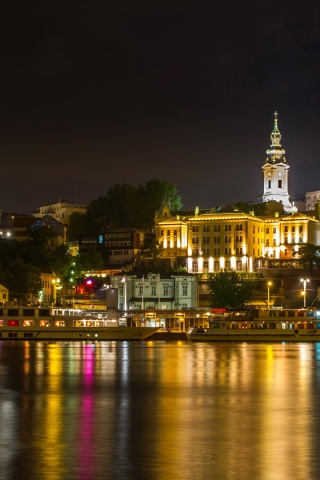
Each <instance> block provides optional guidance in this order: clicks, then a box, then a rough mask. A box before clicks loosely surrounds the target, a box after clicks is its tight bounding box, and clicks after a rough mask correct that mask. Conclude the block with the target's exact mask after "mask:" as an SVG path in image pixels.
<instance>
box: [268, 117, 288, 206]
mask: <svg viewBox="0 0 320 480" xmlns="http://www.w3.org/2000/svg"><path fill="white" fill-rule="evenodd" d="M270 139H271V145H270V148H268V150H267V152H266V153H267V158H266V163H265V164H264V165H263V167H262V170H263V177H264V193H263V197H262V198H263V201H264V202H269V201H270V200H276V201H277V202H281V203H282V204H283V208H284V211H285V212H292V211H295V210H296V207H294V206H293V205H292V204H291V203H290V201H289V193H288V173H289V168H290V167H289V165H287V161H286V157H285V153H286V152H285V150H284V149H283V148H282V147H281V143H280V142H281V134H280V132H279V129H278V113H277V112H275V113H274V127H273V130H272V132H271V137H270Z"/></svg>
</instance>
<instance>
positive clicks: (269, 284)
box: [267, 282, 272, 310]
mask: <svg viewBox="0 0 320 480" xmlns="http://www.w3.org/2000/svg"><path fill="white" fill-rule="evenodd" d="M267 285H268V310H270V287H271V285H272V282H268V283H267Z"/></svg>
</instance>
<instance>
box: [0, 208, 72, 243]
mask: <svg viewBox="0 0 320 480" xmlns="http://www.w3.org/2000/svg"><path fill="white" fill-rule="evenodd" d="M40 228H47V229H49V230H50V232H51V233H52V243H53V244H58V245H61V244H63V243H65V241H66V227H65V225H63V224H62V223H61V222H59V221H58V220H56V219H55V218H53V217H51V216H50V215H44V216H43V217H41V218H34V217H31V216H30V215H15V214H9V213H2V215H1V224H0V239H1V238H2V239H10V238H12V239H15V240H20V241H21V240H26V239H27V238H29V230H36V229H40Z"/></svg>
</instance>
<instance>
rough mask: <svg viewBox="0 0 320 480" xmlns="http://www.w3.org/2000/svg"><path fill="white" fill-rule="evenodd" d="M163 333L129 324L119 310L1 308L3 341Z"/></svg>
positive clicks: (130, 337)
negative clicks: (121, 316)
mask: <svg viewBox="0 0 320 480" xmlns="http://www.w3.org/2000/svg"><path fill="white" fill-rule="evenodd" d="M157 330H159V327H157V326H149V325H146V324H144V323H143V322H141V323H139V324H137V323H131V325H128V324H127V320H126V319H125V318H120V319H118V317H117V312H116V311H104V312H103V311H97V312H94V311H88V310H73V309H57V308H55V309H50V308H41V307H40V308H32V307H9V308H0V340H1V339H2V340H13V339H16V340H19V339H20V340H144V339H146V338H147V337H149V336H150V335H152V334H153V333H155V332H156V331H157Z"/></svg>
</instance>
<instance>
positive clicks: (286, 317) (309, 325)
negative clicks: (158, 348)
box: [186, 308, 320, 342]
mask: <svg viewBox="0 0 320 480" xmlns="http://www.w3.org/2000/svg"><path fill="white" fill-rule="evenodd" d="M186 335H187V339H188V340H190V341H206V342H208V341H209V342H212V341H224V342H229V341H245V342H318V341H320V310H315V309H282V308H280V309H270V310H263V309H261V310H251V311H246V312H226V313H224V314H221V315H218V316H217V315H212V316H209V317H208V321H207V323H206V324H205V325H201V326H198V327H195V326H193V327H190V328H189V329H188V330H187V332H186Z"/></svg>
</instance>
